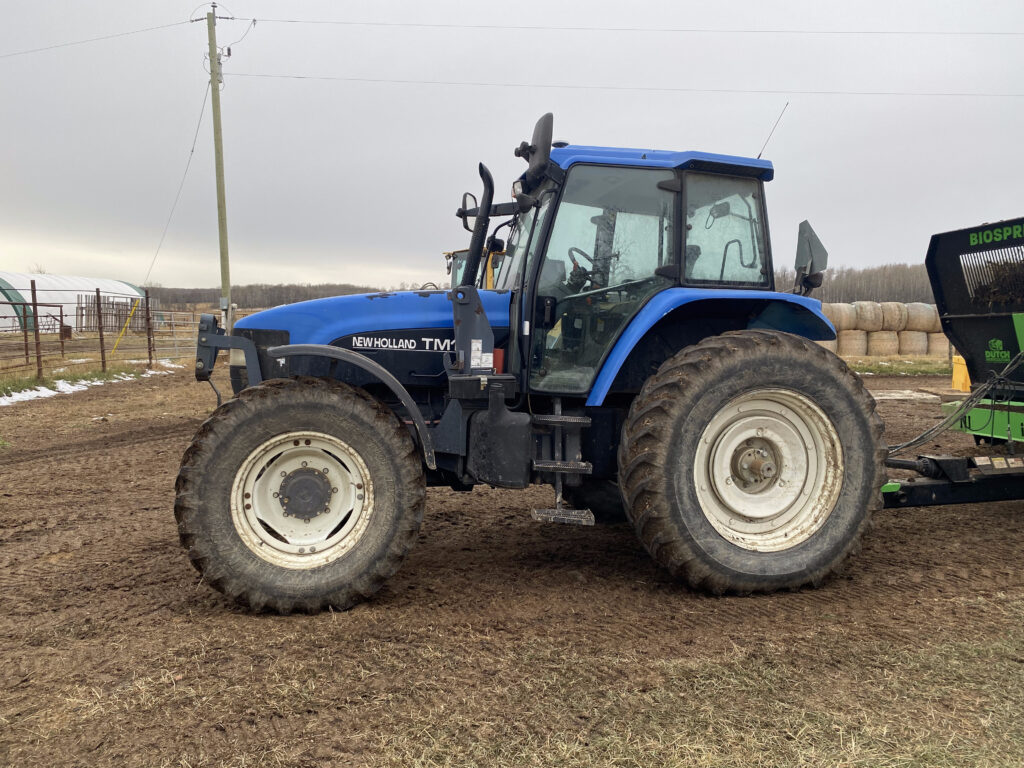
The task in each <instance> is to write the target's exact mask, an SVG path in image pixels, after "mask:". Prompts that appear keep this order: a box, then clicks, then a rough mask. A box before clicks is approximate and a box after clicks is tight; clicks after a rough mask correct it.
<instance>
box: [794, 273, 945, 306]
mask: <svg viewBox="0 0 1024 768" xmlns="http://www.w3.org/2000/svg"><path fill="white" fill-rule="evenodd" d="M795 277H796V273H794V272H793V270H792V269H783V270H778V271H776V273H775V286H776V288H778V289H779V290H783V291H785V290H789V289H790V288H791V287H792V286H793V280H794V279H795ZM824 277H825V279H824V281H823V282H822V284H821V288H817V289H815V291H814V293H813V296H814V298H816V299H821V300H822V301H824V302H839V303H846V302H851V301H902V302H904V303H909V302H912V301H922V302H925V303H926V304H932V303H934V302H935V297H934V296H933V295H932V287H931V284H930V283H929V282H928V273H927V271H926V270H925V268H924V264H885V265H883V266H881V267H864V268H862V269H856V268H853V267H839V268H838V269H833V268H831V267H830V268H829V269H828V270H826V272H825V276H824Z"/></svg>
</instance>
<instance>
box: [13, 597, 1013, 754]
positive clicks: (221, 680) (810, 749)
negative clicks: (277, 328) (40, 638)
mask: <svg viewBox="0 0 1024 768" xmlns="http://www.w3.org/2000/svg"><path fill="white" fill-rule="evenodd" d="M983 604H985V603H983ZM991 605H992V607H993V608H994V609H996V610H1001V611H1005V612H1006V613H1007V615H1006V619H1007V622H1008V626H1009V627H1012V628H1010V629H1008V630H1007V631H1005V632H1002V631H992V632H988V633H977V636H975V637H974V638H972V639H971V640H969V641H962V640H958V639H955V638H952V637H950V638H937V639H935V640H933V641H931V642H922V643H921V644H913V643H901V642H898V641H897V642H894V641H886V640H878V641H872V642H854V643H851V642H850V638H849V636H848V635H847V633H846V632H844V631H841V630H839V631H822V632H820V633H818V634H816V635H815V637H814V638H813V639H812V640H809V641H797V642H793V643H789V642H787V643H786V644H785V645H783V644H779V643H773V642H768V641H764V642H748V643H745V644H743V645H736V646H734V648H733V649H732V650H731V651H726V652H724V653H721V654H719V653H715V654H710V655H701V654H700V653H699V650H697V649H694V648H689V649H680V651H679V652H678V653H671V654H668V655H666V654H665V653H663V652H662V653H650V652H648V650H647V649H646V648H645V647H644V646H643V644H642V643H639V644H638V643H632V642H630V641H629V640H628V638H625V639H624V640H623V643H622V645H623V647H622V649H621V650H618V651H614V650H609V649H608V648H607V647H605V646H597V647H595V646H592V645H591V644H590V643H589V642H588V641H587V639H586V637H585V636H583V637H580V638H578V639H577V641H576V642H573V643H571V644H567V643H564V642H561V640H560V638H557V637H555V638H544V639H538V638H532V639H529V640H524V639H518V638H515V637H504V638H502V639H501V640H500V641H496V642H490V641H488V639H487V637H486V636H481V635H477V634H474V632H473V630H472V629H471V628H470V627H466V628H464V629H463V630H462V631H461V632H454V633H447V634H446V636H445V637H444V640H443V641H441V642H439V641H438V636H437V635H436V634H434V633H428V634H424V635H419V636H416V635H400V634H399V633H397V632H396V633H395V635H394V637H392V638H389V639H386V640H378V639H369V638H364V639H363V640H362V641H360V642H359V643H357V644H355V645H353V646H352V647H351V648H349V649H347V650H338V644H339V641H342V640H343V639H344V638H345V634H344V629H337V628H336V625H334V624H333V622H334V621H338V620H337V619H333V618H332V619H329V620H328V619H304V621H305V622H306V624H303V625H298V624H296V625H295V626H296V627H299V626H301V633H299V631H298V630H297V631H296V634H294V635H290V636H287V637H285V638H284V639H283V642H284V646H283V647H282V648H281V649H280V650H281V652H280V653H277V652H273V651H272V652H270V653H269V655H265V656H263V657H261V660H260V662H259V663H258V664H256V665H253V664H252V663H251V662H250V661H249V660H248V656H246V660H245V662H244V664H243V665H242V667H234V668H232V667H231V664H232V662H233V659H235V658H236V657H237V656H241V655H246V653H247V652H246V650H245V649H246V648H248V647H249V644H250V643H251V642H252V638H251V637H246V636H245V633H244V632H242V633H240V634H239V636H238V637H236V638H233V639H231V640H229V641H225V639H224V638H223V637H222V636H221V635H219V634H218V635H217V636H216V637H214V636H206V637H203V636H197V637H195V638H193V639H191V640H189V641H188V642H187V643H185V644H183V645H178V646H177V647H171V648H168V649H167V651H166V652H165V653H164V654H162V655H160V656H159V657H156V658H149V657H147V659H146V661H145V663H144V664H143V665H142V666H140V667H138V668H137V669H136V670H135V671H134V672H133V674H132V675H130V676H125V677H124V678H122V679H120V680H117V681H113V682H110V683H109V684H106V685H98V686H90V685H85V684H82V683H74V684H71V685H70V686H69V687H68V688H66V689H64V690H62V691H60V692H59V700H58V701H57V702H55V703H51V704H50V705H48V706H47V707H46V708H45V709H43V708H41V709H40V710H39V711H38V712H37V713H35V714H34V715H33V716H32V719H31V736H32V737H33V738H39V739H44V740H45V739H46V738H49V737H54V736H56V735H59V734H64V735H65V736H69V735H73V734H75V733H79V734H81V733H89V734H95V733H101V734H102V733H106V734H108V735H109V736H110V737H111V738H117V737H116V736H115V735H114V734H112V733H111V731H110V729H111V728H112V727H118V724H123V723H126V722H130V723H131V729H132V731H133V732H135V733H137V734H148V735H149V736H153V734H154V733H155V732H162V731H163V730H164V729H165V728H166V726H167V724H168V723H174V724H176V727H177V728H179V729H181V730H183V731H192V730H195V731H196V732H202V730H203V729H204V728H207V727H208V725H209V723H208V722H207V719H208V718H209V717H211V713H216V715H215V717H216V718H217V722H221V723H224V724H226V725H224V726H221V727H222V728H229V727H231V728H234V727H237V726H238V725H244V726H246V727H247V729H251V732H252V733H255V734H260V739H259V746H258V748H257V747H255V743H253V745H252V746H248V747H247V746H246V744H245V743H244V742H243V743H242V744H238V743H232V745H231V749H232V750H235V751H233V752H232V755H233V757H234V759H233V760H232V761H231V762H228V761H226V760H221V759H219V758H218V756H217V755H216V754H215V753H212V752H208V753H205V754H204V742H203V741H202V740H201V739H200V740H196V741H195V743H193V744H186V745H183V746H182V747H181V749H182V752H181V753H180V754H179V755H177V758H178V759H177V760H175V761H174V762H175V764H181V765H191V766H196V767H198V766H213V765H238V766H243V765H263V764H267V765H278V764H280V765H287V766H306V765H313V764H325V763H326V762H327V760H326V758H327V757H336V756H338V755H342V756H344V757H345V758H346V759H345V760H344V764H346V765H353V766H357V765H359V766H361V765H373V766H375V767H379V768H412V767H418V768H455V767H456V766H505V765H509V766H524V767H525V766H529V767H531V768H549V767H550V768H590V766H628V767H630V768H676V766H695V767H704V768H748V767H749V766H760V768H791V767H792V766H808V767H809V766H815V767H816V766H836V767H838V766H844V767H846V768H852V767H853V766H863V767H864V768H868V767H869V766H871V767H874V766H887V767H896V766H899V767H901V768H926V767H927V768H961V767H962V766H1020V765H1021V764H1022V763H1024V721H1022V720H1021V718H1020V712H1021V710H1022V708H1024V674H1022V673H1021V670H1022V664H1024V655H1022V654H1024V634H1022V632H1021V631H1020V630H1019V629H1017V628H1016V627H1018V626H1019V622H1020V618H1021V616H1022V605H1021V603H1020V602H1019V601H1007V600H1005V599H997V600H996V602H995V603H994V604H991ZM342 621H343V620H342ZM282 623H283V622H282ZM253 631H259V630H253ZM299 637H301V638H302V639H303V642H307V643H310V642H312V647H316V648H318V649H319V650H318V652H317V657H316V658H311V657H309V656H306V657H304V658H294V657H293V656H291V655H290V654H288V653H287V652H284V651H285V649H287V647H289V644H291V643H292V642H293V641H294V640H296V639H297V638H299ZM398 638H401V639H398ZM311 639H312V640H311ZM279 642H282V640H281V639H280V638H279ZM296 721H299V722H301V723H302V726H301V727H302V737H303V743H302V744H301V745H300V744H299V743H298V742H297V741H296V740H295V739H294V731H292V730H289V728H288V727H285V725H284V724H290V723H294V722H296ZM112 723H113V725H111V724H112ZM275 723H277V724H278V725H277V726H275V725H274V724H275ZM339 723H340V724H341V727H339ZM21 727H24V726H21ZM275 727H277V728H278V730H274V728H275ZM23 735H26V736H27V735H29V734H28V732H25V733H24V734H23ZM138 737H139V738H141V736H138ZM216 738H219V737H217V736H216V734H214V735H211V734H210V733H209V732H208V733H207V734H206V741H205V749H207V750H209V749H217V748H219V747H218V742H217V741H216V740H215V739H216ZM317 744H319V745H321V746H322V747H323V749H324V750H325V751H324V752H323V753H322V754H321V753H315V754H313V755H309V754H307V755H304V756H302V758H304V759H302V758H300V755H299V754H298V753H299V752H300V751H301V750H303V749H308V748H312V749H315V745H317ZM197 745H198V746H197ZM221 746H223V745H221ZM239 748H241V750H242V751H237V750H238V749H239ZM253 749H257V750H258V751H252V750H253ZM246 750H248V751H246ZM221 757H222V756H221ZM271 757H273V758H274V759H273V760H271V759H270V758H271ZM315 758H323V763H319V761H318V760H317V759H315ZM170 762H171V761H168V762H167V763H165V764H170ZM339 764H342V763H341V762H339Z"/></svg>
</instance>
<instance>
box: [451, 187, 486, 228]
mask: <svg viewBox="0 0 1024 768" xmlns="http://www.w3.org/2000/svg"><path fill="white" fill-rule="evenodd" d="M479 207H480V206H479V204H478V203H477V201H476V196H475V195H473V194H471V193H469V192H466V193H465V194H463V195H462V207H461V208H459V210H457V211H456V212H455V215H456V216H458V217H459V218H460V219H462V228H463V229H465V230H466V231H467V232H472V231H473V228H474V227H475V226H476V216H467V215H466V214H467V213H468V212H469V211H472V210H475V209H477V208H479Z"/></svg>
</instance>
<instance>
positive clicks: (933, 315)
mask: <svg viewBox="0 0 1024 768" xmlns="http://www.w3.org/2000/svg"><path fill="white" fill-rule="evenodd" d="M938 320H939V313H938V312H937V311H936V309H935V305H934V304H922V303H921V302H919V301H915V302H914V303H912V304H907V326H906V328H905V329H904V330H907V331H924V332H925V333H928V332H930V331H932V330H933V329H934V328H935V324H936V323H937V322H938ZM941 329H942V327H941V326H939V330H941Z"/></svg>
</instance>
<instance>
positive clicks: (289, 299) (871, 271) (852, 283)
mask: <svg viewBox="0 0 1024 768" xmlns="http://www.w3.org/2000/svg"><path fill="white" fill-rule="evenodd" d="M794 278H795V273H794V272H793V270H792V269H782V270H778V271H777V272H776V273H775V285H776V287H777V288H778V289H779V290H783V291H785V290H789V289H790V288H791V287H792V286H793V280H794ZM416 287H418V286H413V285H410V284H406V283H402V284H400V285H399V286H398V287H397V289H396V288H389V289H388V290H406V289H407V288H409V289H413V288H416ZM442 287H443V286H442ZM379 290H381V289H380V288H378V287H374V286H368V285H352V284H350V283H319V284H317V285H308V284H307V285H298V284H281V285H269V284H264V283H257V284H253V285H237V286H234V287H232V289H231V299H232V301H234V302H235V303H236V304H237V305H238V306H239V307H241V308H243V309H260V308H264V307H274V306H277V305H279V304H291V303H293V302H296V301H307V300H309V299H320V298H324V297H326V296H342V295H345V294H350V293H373V292H376V291H379ZM150 294H151V295H152V296H153V297H155V298H157V299H159V300H160V301H161V302H162V303H163V306H165V307H173V306H177V307H185V306H190V305H196V304H216V303H217V302H218V301H220V289H219V288H164V287H162V286H150ZM813 295H814V297H815V298H817V299H821V301H824V302H851V301H902V302H907V303H909V302H913V301H922V302H925V303H933V302H934V300H935V299H934V297H933V296H932V289H931V285H930V284H929V283H928V274H927V272H926V271H925V268H924V265H923V264H886V265H884V266H881V267H865V268H863V269H857V268H854V267H839V268H838V269H829V270H828V271H826V272H825V275H824V281H823V282H822V285H821V288H818V289H816V290H815V291H814V294H813Z"/></svg>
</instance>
